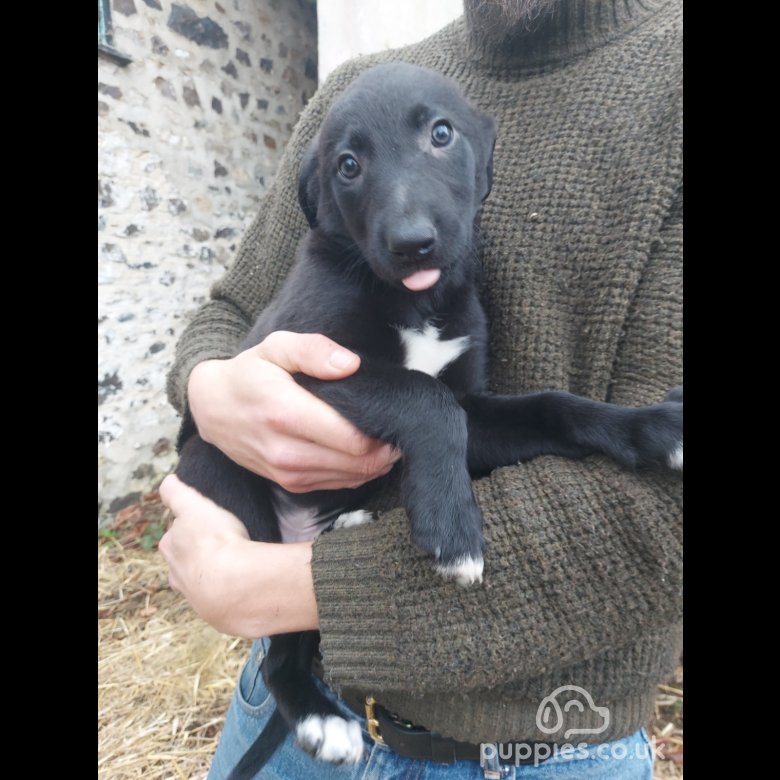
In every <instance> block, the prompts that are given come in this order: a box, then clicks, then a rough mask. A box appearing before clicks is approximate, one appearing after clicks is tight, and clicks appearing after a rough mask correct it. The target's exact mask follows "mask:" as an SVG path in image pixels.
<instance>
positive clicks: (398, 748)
mask: <svg viewBox="0 0 780 780" xmlns="http://www.w3.org/2000/svg"><path fill="white" fill-rule="evenodd" d="M343 698H344V701H346V702H347V704H349V706H350V707H351V708H352V709H353V710H355V711H356V712H357V713H359V714H360V715H362V716H364V717H365V718H366V720H367V722H368V732H369V734H370V735H371V737H372V739H373V740H374V741H375V742H378V743H380V744H385V745H387V747H389V748H390V749H391V750H392V751H393V752H394V753H398V755H399V756H405V757H406V758H417V759H421V760H423V761H436V762H439V763H443V764H454V763H455V762H456V761H480V759H481V758H482V755H481V749H480V746H479V745H476V744H471V743H469V742H459V741H457V740H455V739H450V738H449V737H444V736H442V735H441V734H438V733H437V732H435V731H428V730H427V729H424V728H421V727H420V726H415V725H414V724H413V723H410V722H409V721H406V720H404V719H403V718H399V717H398V716H397V715H395V714H393V713H392V712H390V711H389V710H387V709H385V708H384V707H383V706H382V705H381V704H379V703H378V702H376V701H375V700H374V699H373V697H371V696H368V697H366V698H365V699H362V697H358V696H356V695H355V694H351V693H350V692H347V691H345V692H344V696H343ZM361 708H362V710H363V711H362V712H361ZM529 744H530V745H531V746H533V745H534V744H535V743H529ZM498 747H499V750H498V754H499V755H505V756H510V755H511V756H512V757H513V758H512V763H513V764H515V765H518V766H522V765H524V764H533V763H534V760H536V762H537V763H541V761H542V760H543V759H540V758H538V757H537V758H536V759H535V758H534V753H535V751H533V750H532V751H531V754H530V755H529V757H528V758H527V759H526V758H522V759H518V758H517V757H516V756H515V754H514V753H512V752H510V751H511V748H508V749H506V750H501V746H500V745H499V746H498ZM548 755H549V754H548Z"/></svg>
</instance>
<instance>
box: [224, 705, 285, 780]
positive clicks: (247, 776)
mask: <svg viewBox="0 0 780 780" xmlns="http://www.w3.org/2000/svg"><path fill="white" fill-rule="evenodd" d="M289 733H290V727H289V726H288V725H287V722H286V721H285V719H284V718H283V717H282V713H281V712H279V708H278V707H277V708H276V709H275V710H274V711H273V714H272V715H271V717H270V719H269V720H268V723H266V724H265V728H264V729H263V730H262V732H261V733H260V735H259V736H258V737H257V739H256V740H255V741H254V742H253V743H252V745H251V746H250V748H249V750H247V751H246V753H244V755H243V756H242V757H241V760H240V761H239V762H238V764H236V766H235V768H234V769H233V771H232V772H231V773H230V774H229V775H228V778H227V780H252V778H253V777H256V776H257V775H258V773H259V772H260V770H261V769H262V768H263V767H264V766H265V765H266V764H267V763H268V762H269V761H270V760H271V756H273V754H274V753H275V752H276V750H277V748H278V747H279V745H281V744H282V742H284V740H285V737H286V736H287V735H288V734H289Z"/></svg>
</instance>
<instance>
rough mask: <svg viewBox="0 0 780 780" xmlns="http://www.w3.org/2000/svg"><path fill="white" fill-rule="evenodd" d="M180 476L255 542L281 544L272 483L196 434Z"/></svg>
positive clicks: (184, 453)
mask: <svg viewBox="0 0 780 780" xmlns="http://www.w3.org/2000/svg"><path fill="white" fill-rule="evenodd" d="M176 475H177V476H178V477H179V479H181V481H182V482H184V483H185V484H187V485H189V486H190V487H194V488H195V489H196V490H197V491H198V492H199V493H202V494H203V495H204V496H206V498H210V499H211V500H212V501H213V502H214V503H216V504H218V505H219V506H221V507H222V508H223V509H227V510H228V512H232V513H233V514H234V515H235V516H236V517H237V518H238V519H239V520H240V521H241V522H242V523H243V524H244V525H245V526H246V528H247V530H248V531H249V536H250V538H251V539H254V540H255V541H261V542H280V541H281V540H282V539H281V535H280V534H279V526H278V525H277V522H276V515H275V513H274V510H273V507H272V505H271V495H270V483H269V482H268V481H267V480H265V479H263V478H262V477H259V476H258V475H257V474H253V473H252V472H251V471H248V470H247V469H245V468H242V467H241V466H239V465H238V464H236V463H234V462H233V461H232V460H230V458H228V457H227V456H226V455H225V454H223V453H222V452H221V451H220V450H218V449H217V448H216V447H214V446H213V445H211V444H207V443H206V442H205V441H203V439H201V438H200V436H199V435H198V434H197V433H196V434H194V435H193V436H191V437H190V438H189V439H187V441H186V442H185V443H184V445H183V446H182V449H181V453H180V458H179V465H178V466H177V467H176Z"/></svg>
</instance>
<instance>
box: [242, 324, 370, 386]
mask: <svg viewBox="0 0 780 780" xmlns="http://www.w3.org/2000/svg"><path fill="white" fill-rule="evenodd" d="M255 349H256V352H257V354H258V355H259V356H260V357H261V358H263V359H264V360H268V361H270V362H271V363H274V364H276V365H277V366H279V367H280V368H283V369H284V370H285V371H287V372H288V373H290V374H294V373H296V372H300V373H302V374H306V375H307V376H312V377H316V378H317V379H342V378H343V377H345V376H350V375H351V374H354V373H355V371H357V370H358V367H359V366H360V357H359V356H358V355H356V354H355V353H354V352H350V351H349V350H348V349H344V347H341V346H339V345H338V344H337V343H336V342H335V341H333V340H332V339H329V338H328V337H327V336H323V335H321V334H319V333H291V332H290V331H286V330H277V331H274V332H273V333H271V334H270V335H269V336H267V337H266V338H265V339H264V340H263V341H261V342H260V344H258V345H257V347H255Z"/></svg>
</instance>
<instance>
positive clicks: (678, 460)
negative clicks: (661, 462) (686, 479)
mask: <svg viewBox="0 0 780 780" xmlns="http://www.w3.org/2000/svg"><path fill="white" fill-rule="evenodd" d="M669 465H670V466H671V467H672V468H673V469H677V470H678V471H682V470H683V446H682V444H680V446H679V447H678V448H677V449H676V450H675V451H674V452H673V453H672V454H671V455H670V456H669Z"/></svg>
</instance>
